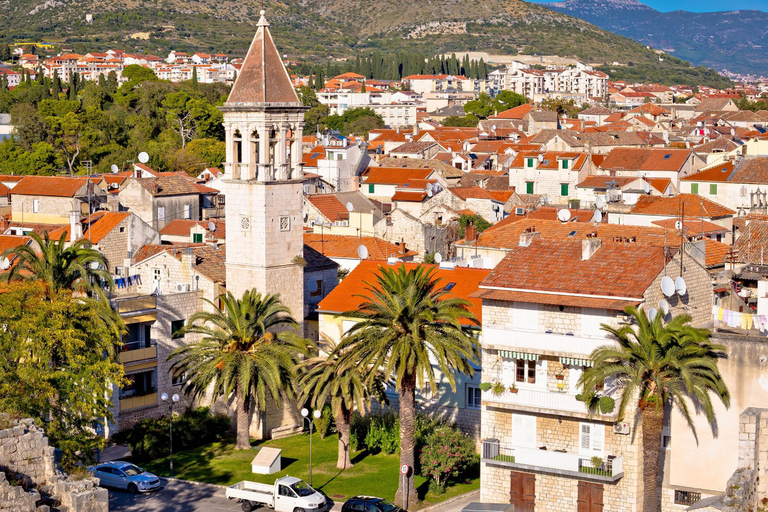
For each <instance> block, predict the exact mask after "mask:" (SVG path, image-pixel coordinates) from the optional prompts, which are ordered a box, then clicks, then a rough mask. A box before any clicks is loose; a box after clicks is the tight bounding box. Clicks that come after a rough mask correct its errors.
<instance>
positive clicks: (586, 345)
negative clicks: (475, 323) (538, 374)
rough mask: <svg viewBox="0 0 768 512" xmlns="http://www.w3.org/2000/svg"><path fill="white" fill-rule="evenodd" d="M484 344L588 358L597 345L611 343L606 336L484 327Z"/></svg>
mask: <svg viewBox="0 0 768 512" xmlns="http://www.w3.org/2000/svg"><path fill="white" fill-rule="evenodd" d="M482 343H483V346H484V347H486V346H489V345H492V346H493V348H498V349H502V350H504V349H510V350H535V351H536V352H537V353H544V352H550V353H553V354H555V355H560V354H562V355H567V356H571V357H583V358H588V357H589V355H590V354H591V353H592V351H593V350H595V349H596V348H597V347H601V346H603V345H608V344H610V343H611V341H610V340H609V339H607V338H606V337H605V336H583V335H575V334H573V335H572V334H554V333H546V332H534V331H510V330H506V329H494V328H492V327H484V328H483V335H482Z"/></svg>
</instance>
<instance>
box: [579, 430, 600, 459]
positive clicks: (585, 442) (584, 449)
mask: <svg viewBox="0 0 768 512" xmlns="http://www.w3.org/2000/svg"><path fill="white" fill-rule="evenodd" d="M604 446H605V425H598V424H595V423H579V454H580V455H584V456H585V457H594V456H597V457H602V456H603V447H604Z"/></svg>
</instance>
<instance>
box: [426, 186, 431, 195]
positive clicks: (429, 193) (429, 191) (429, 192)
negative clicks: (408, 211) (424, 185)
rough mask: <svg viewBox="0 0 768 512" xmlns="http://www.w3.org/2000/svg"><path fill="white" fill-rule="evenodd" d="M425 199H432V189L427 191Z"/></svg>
mask: <svg viewBox="0 0 768 512" xmlns="http://www.w3.org/2000/svg"><path fill="white" fill-rule="evenodd" d="M427 197H432V188H431V187H430V188H428V189H427Z"/></svg>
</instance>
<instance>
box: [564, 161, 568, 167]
mask: <svg viewBox="0 0 768 512" xmlns="http://www.w3.org/2000/svg"><path fill="white" fill-rule="evenodd" d="M563 169H568V160H563Z"/></svg>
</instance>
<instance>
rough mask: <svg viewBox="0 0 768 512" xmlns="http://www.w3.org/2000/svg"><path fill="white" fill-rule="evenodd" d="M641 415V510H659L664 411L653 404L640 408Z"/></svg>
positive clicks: (657, 511) (655, 511)
mask: <svg viewBox="0 0 768 512" xmlns="http://www.w3.org/2000/svg"><path fill="white" fill-rule="evenodd" d="M641 414H642V417H643V512H660V511H661V495H660V494H659V472H660V469H659V452H660V451H661V431H662V428H663V426H664V413H663V411H662V410H661V409H657V408H656V407H655V406H653V405H648V406H646V407H645V408H644V409H642V413H641Z"/></svg>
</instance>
